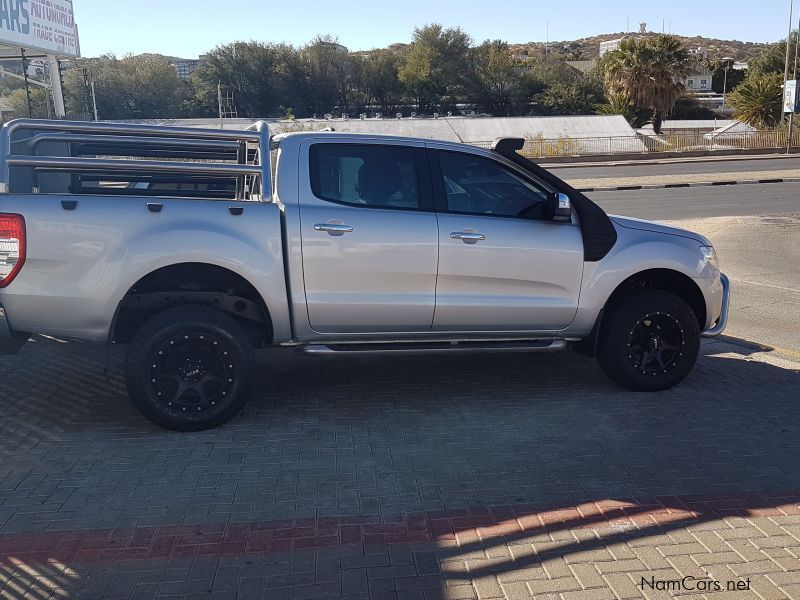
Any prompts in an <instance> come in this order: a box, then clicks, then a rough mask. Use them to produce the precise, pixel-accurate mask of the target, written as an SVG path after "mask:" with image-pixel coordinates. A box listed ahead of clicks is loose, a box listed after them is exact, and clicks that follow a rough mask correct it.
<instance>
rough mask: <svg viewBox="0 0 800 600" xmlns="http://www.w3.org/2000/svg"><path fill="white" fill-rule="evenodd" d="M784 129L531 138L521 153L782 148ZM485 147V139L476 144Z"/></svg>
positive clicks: (796, 140)
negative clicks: (715, 132)
mask: <svg viewBox="0 0 800 600" xmlns="http://www.w3.org/2000/svg"><path fill="white" fill-rule="evenodd" d="M787 138H788V130H786V129H782V130H769V131H752V132H732V133H718V134H712V133H704V132H697V131H690V132H670V133H662V134H661V135H637V136H624V137H594V138H571V137H560V138H542V137H537V138H532V139H528V140H527V141H526V142H525V147H524V148H523V149H522V151H521V153H522V154H523V155H524V156H527V157H528V158H546V157H558V156H591V155H609V154H612V155H613V154H645V153H648V154H649V153H661V152H692V151H705V152H718V151H724V150H764V149H775V150H779V149H781V148H786V142H787ZM476 145H478V146H488V145H489V142H485V143H478V144H476ZM791 146H792V147H793V148H800V129H798V130H795V131H794V132H793V133H792V144H791Z"/></svg>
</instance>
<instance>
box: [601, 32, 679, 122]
mask: <svg viewBox="0 0 800 600" xmlns="http://www.w3.org/2000/svg"><path fill="white" fill-rule="evenodd" d="M692 66H693V59H692V57H691V56H690V54H689V52H688V50H686V48H684V47H683V45H682V44H681V41H680V40H679V39H678V38H676V37H675V36H672V35H663V34H662V35H659V36H658V37H656V38H644V39H641V40H639V39H636V38H630V39H627V40H624V41H623V42H622V43H621V44H620V46H619V48H618V49H616V50H613V51H612V52H609V53H608V54H606V56H604V57H603V79H604V82H605V86H606V93H607V94H608V95H609V96H620V97H622V98H623V99H625V100H626V101H627V102H628V103H629V104H631V105H633V106H635V107H637V108H642V109H647V110H650V111H652V114H653V131H655V133H661V122H662V121H663V120H664V117H665V116H666V115H668V114H669V112H670V111H671V110H672V107H673V106H674V105H675V102H676V101H677V100H678V98H680V97H681V96H683V95H684V94H685V93H686V88H685V87H684V85H683V84H682V83H681V80H682V79H684V78H685V77H686V76H687V75H688V74H689V73H690V72H691V69H692Z"/></svg>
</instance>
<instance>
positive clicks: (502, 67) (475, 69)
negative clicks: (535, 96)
mask: <svg viewBox="0 0 800 600" xmlns="http://www.w3.org/2000/svg"><path fill="white" fill-rule="evenodd" d="M517 70H518V65H516V64H515V61H514V59H513V58H512V57H511V50H510V49H509V47H508V44H507V43H506V42H503V41H501V40H494V41H485V42H483V43H482V44H481V45H480V46H478V47H477V48H473V49H472V51H471V52H470V53H469V76H468V79H467V83H466V88H467V92H468V96H469V98H470V101H471V102H472V103H474V104H475V105H476V106H477V107H479V108H480V110H482V111H483V112H487V113H490V114H492V115H495V116H508V115H511V114H514V99H515V96H516V94H517V92H518V90H519V89H520V84H521V79H522V78H521V77H520V75H519V74H518V72H517Z"/></svg>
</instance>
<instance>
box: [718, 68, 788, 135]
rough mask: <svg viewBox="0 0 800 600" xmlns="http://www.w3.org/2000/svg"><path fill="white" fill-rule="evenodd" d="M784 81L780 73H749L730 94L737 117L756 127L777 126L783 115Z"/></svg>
mask: <svg viewBox="0 0 800 600" xmlns="http://www.w3.org/2000/svg"><path fill="white" fill-rule="evenodd" d="M782 83H783V76H782V75H781V74H780V73H767V74H757V73H753V74H750V75H748V76H747V77H746V78H745V80H744V81H743V82H742V83H740V84H739V85H738V86H737V88H736V89H735V90H734V91H733V92H731V95H730V96H729V98H730V102H731V106H733V108H734V110H735V111H736V112H735V115H736V118H737V119H739V120H740V121H744V122H745V123H748V124H750V125H753V126H755V127H775V126H776V125H777V124H778V123H780V121H781V116H782V115H781V109H782V98H783V92H782V90H781V84H782Z"/></svg>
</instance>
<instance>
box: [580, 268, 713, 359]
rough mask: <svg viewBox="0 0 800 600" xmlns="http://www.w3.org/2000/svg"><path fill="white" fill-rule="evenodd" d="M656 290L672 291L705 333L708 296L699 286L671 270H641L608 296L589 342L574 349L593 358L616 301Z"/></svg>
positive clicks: (690, 279)
mask: <svg viewBox="0 0 800 600" xmlns="http://www.w3.org/2000/svg"><path fill="white" fill-rule="evenodd" d="M642 288H653V289H660V290H664V291H667V292H672V293H673V294H675V295H676V296H678V297H679V298H681V299H682V300H683V301H684V302H686V303H687V304H688V305H689V307H690V308H691V309H692V312H693V313H694V315H695V317H696V318H697V323H698V326H699V327H700V330H701V331H702V329H703V327H704V324H705V323H706V318H707V308H706V301H705V296H704V295H703V292H702V290H701V289H700V287H699V286H698V285H697V283H696V282H695V281H694V280H693V279H692V278H691V277H689V276H688V275H686V274H685V273H681V272H680V271H676V270H675V269H669V268H654V269H645V270H643V271H638V272H636V273H634V274H633V275H630V276H628V277H627V278H625V279H624V280H623V281H622V282H620V283H619V284H618V285H617V287H616V288H614V291H613V292H612V293H611V294H610V295H609V297H608V299H607V300H606V302H605V304H604V306H603V308H602V309H601V310H600V312H599V313H598V315H597V319H596V320H595V323H594V326H593V327H592V331H591V334H590V335H589V337H587V338H586V339H584V340H582V341H580V342H577V343H576V344H575V348H576V350H577V351H578V352H580V353H581V354H585V355H588V356H594V355H595V353H596V350H597V338H598V333H599V330H600V327H601V326H602V322H603V317H604V315H605V313H606V311H607V309H608V307H609V306H611V305H612V304H613V303H614V302H616V301H617V300H618V299H619V298H620V297H622V296H623V295H624V294H625V293H626V292H629V291H631V290H635V289H642Z"/></svg>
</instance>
